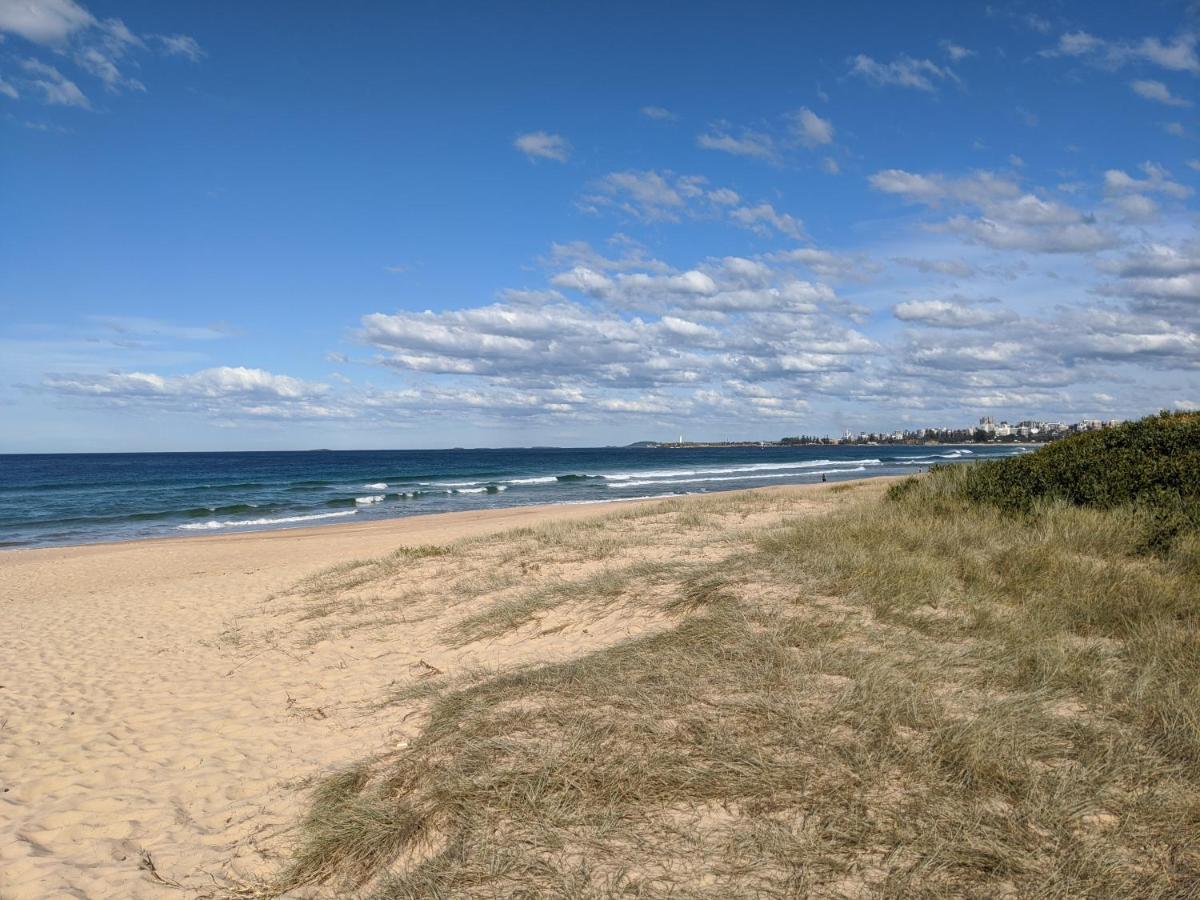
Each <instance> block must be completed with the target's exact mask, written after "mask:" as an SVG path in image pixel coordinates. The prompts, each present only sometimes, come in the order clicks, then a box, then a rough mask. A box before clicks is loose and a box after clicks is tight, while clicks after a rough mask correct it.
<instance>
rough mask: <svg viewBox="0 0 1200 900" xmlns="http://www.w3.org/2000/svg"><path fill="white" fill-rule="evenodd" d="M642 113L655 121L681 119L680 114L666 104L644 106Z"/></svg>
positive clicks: (675, 120)
mask: <svg viewBox="0 0 1200 900" xmlns="http://www.w3.org/2000/svg"><path fill="white" fill-rule="evenodd" d="M642 115H643V116H645V117H646V118H647V119H653V120H654V121H655V122H677V121H678V120H679V116H677V115H675V113H673V112H671V111H670V110H669V109H667V108H666V107H665V106H643V107H642Z"/></svg>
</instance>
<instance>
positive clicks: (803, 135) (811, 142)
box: [792, 106, 833, 147]
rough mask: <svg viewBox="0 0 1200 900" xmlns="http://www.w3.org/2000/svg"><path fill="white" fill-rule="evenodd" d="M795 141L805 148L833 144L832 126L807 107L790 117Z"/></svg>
mask: <svg viewBox="0 0 1200 900" xmlns="http://www.w3.org/2000/svg"><path fill="white" fill-rule="evenodd" d="M792 122H793V127H794V129H795V132H796V136H797V139H798V140H799V141H800V143H801V144H803V145H804V146H805V147H819V146H821V145H823V144H832V143H833V124H832V123H831V122H830V121H829V120H828V119H822V118H821V117H820V116H818V115H817V114H816V113H815V112H813V111H812V110H811V109H809V108H808V107H807V106H805V107H801V109H800V110H799V111H798V112H797V113H795V115H794V116H793V117H792Z"/></svg>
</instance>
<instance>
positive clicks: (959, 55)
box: [942, 41, 975, 62]
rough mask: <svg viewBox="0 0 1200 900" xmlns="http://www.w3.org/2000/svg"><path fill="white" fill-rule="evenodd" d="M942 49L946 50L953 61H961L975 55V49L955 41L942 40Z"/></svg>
mask: <svg viewBox="0 0 1200 900" xmlns="http://www.w3.org/2000/svg"><path fill="white" fill-rule="evenodd" d="M942 49H943V50H945V51H946V55H947V56H949V57H950V59H951V61H953V62H961V61H962V60H964V59H966V58H967V57H969V56H974V55H975V51H974V50H968V49H967V48H966V47H963V46H962V45H961V44H956V43H954V41H942Z"/></svg>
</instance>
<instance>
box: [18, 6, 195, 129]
mask: <svg viewBox="0 0 1200 900" xmlns="http://www.w3.org/2000/svg"><path fill="white" fill-rule="evenodd" d="M4 32H7V33H10V34H16V35H19V36H20V37H22V38H25V39H26V40H29V41H31V42H33V43H35V44H40V45H43V46H46V47H49V48H50V49H51V51H52V52H53V53H54V54H55V56H54V64H51V63H50V62H47V61H46V60H45V59H36V58H27V59H25V60H24V61H23V62H22V67H23V68H24V70H25V72H26V73H27V75H26V77H25V79H24V82H23V83H19V84H17V85H9V87H10V90H2V89H0V92H3V93H5V94H7V95H8V96H9V97H11V98H12V99H18V98H19V96H20V91H19V90H18V88H19V87H29V88H31V89H32V90H33V93H34V94H36V95H38V96H40V97H41V98H42V99H43V100H44V101H45V102H46V103H49V104H51V105H56V106H74V107H77V108H80V109H90V108H91V104H90V102H89V101H88V99H87V97H86V95H85V94H84V91H83V90H82V89H81V88H80V87H79V86H78V85H77V84H76V83H75V81H74V80H73V79H72V78H70V77H68V76H66V75H64V74H63V73H62V72H61V71H59V68H58V63H59V60H60V59H67V60H69V61H71V62H73V63H74V64H75V65H76V66H78V67H79V68H80V69H81V70H83V71H84V72H85V73H87V74H88V75H90V76H92V77H94V78H96V79H98V80H99V81H100V82H101V84H102V85H103V86H104V88H105V89H106V90H107V91H109V92H110V93H118V92H120V91H123V90H134V91H144V90H145V89H146V87H145V85H144V84H143V83H142V82H141V80H140V79H138V78H134V77H132V76H131V75H129V74H127V70H128V65H127V64H126V63H127V57H129V56H131V54H133V53H135V52H137V51H144V50H146V39H150V40H153V41H156V42H158V45H159V46H161V47H162V49H163V51H164V52H165V53H166V54H168V55H179V56H185V57H187V58H189V59H191V60H193V61H196V60H198V59H199V58H200V57H201V56H202V55H203V50H202V49H201V48H200V45H199V44H198V43H196V41H195V39H194V38H191V37H189V36H187V35H183V34H175V35H147V36H146V39H143V38H142V37H139V36H138V35H137V34H135V33H134V32H133V31H132V30H130V28H129V27H128V26H127V25H126V24H125V23H124V22H123V21H121V20H120V19H115V18H108V19H99V18H97V17H95V16H93V15H92V14H91V13H90V12H89V11H88V10H87V9H85V8H84V7H83V6H81V5H79V4H78V3H75V2H74V0H0V40H2V39H3V33H4ZM129 65H136V62H129Z"/></svg>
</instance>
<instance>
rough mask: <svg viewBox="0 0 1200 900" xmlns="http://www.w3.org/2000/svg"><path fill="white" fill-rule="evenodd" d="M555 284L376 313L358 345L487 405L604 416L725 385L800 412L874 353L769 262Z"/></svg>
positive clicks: (675, 405) (680, 401)
mask: <svg viewBox="0 0 1200 900" xmlns="http://www.w3.org/2000/svg"><path fill="white" fill-rule="evenodd" d="M550 282H551V284H552V286H553V287H555V288H557V289H558V290H557V291H551V292H534V293H532V294H530V293H523V294H514V295H509V296H508V297H507V298H506V299H504V300H502V301H501V302H498V303H492V304H489V305H486V306H477V307H467V308H462V309H454V310H444V311H441V312H431V311H427V312H422V313H411V312H399V313H390V314H387V313H375V314H372V315H369V316H366V317H364V318H363V320H362V328H361V331H360V334H359V339H360V340H361V341H363V342H364V343H366V344H368V345H370V346H373V347H375V348H376V349H377V350H378V351H380V353H381V358H380V361H381V363H382V364H383V365H385V366H387V367H389V368H392V369H394V370H397V371H399V372H406V373H418V374H421V375H425V376H430V377H456V378H465V379H471V380H473V381H474V382H477V384H476V386H475V387H474V388H473V389H475V390H478V391H480V392H482V393H484V394H486V393H488V392H490V391H493V390H497V389H500V388H503V389H517V390H531V389H541V388H546V387H547V386H553V387H554V388H556V389H560V390H564V391H565V390H568V389H569V390H570V391H573V392H574V393H573V394H572V395H571V399H564V400H562V401H561V403H560V405H562V406H564V407H565V408H566V409H568V410H572V411H576V412H577V411H580V410H582V409H585V408H591V409H599V410H604V411H607V412H612V413H617V412H636V411H664V410H672V411H673V412H674V413H675V414H678V413H679V412H680V410H683V409H687V408H689V404H690V403H692V402H694V401H695V397H696V396H697V395H698V394H699V393H705V392H707V393H710V394H711V393H721V392H722V385H725V386H727V385H728V384H729V383H731V382H736V383H738V384H739V385H740V387H739V388H738V390H739V391H744V392H751V387H750V386H751V385H774V384H776V383H777V382H779V381H780V380H784V381H786V382H787V384H785V385H780V386H778V387H777V388H767V389H762V390H759V391H758V393H759V401H762V400H765V399H768V398H769V397H772V396H773V397H774V398H775V400H776V401H778V402H779V404H780V407H779V408H782V409H791V410H794V409H795V408H796V406H795V403H793V402H791V400H790V399H788V398H794V397H795V395H796V391H797V389H798V388H799V387H800V385H801V384H802V383H805V382H810V381H811V380H812V379H815V378H817V377H819V376H820V375H821V374H823V373H827V372H832V371H843V370H849V369H850V368H852V367H853V366H854V365H855V360H856V359H858V358H861V357H862V356H864V355H866V354H869V353H872V352H875V351H877V350H878V345H877V344H876V343H875V342H874V341H872V340H871V339H870V338H868V337H866V336H865V335H863V334H861V333H860V332H858V331H857V330H855V329H854V328H853V327H851V326H848V325H847V324H846V323H845V322H844V321H841V319H842V316H841V314H840V310H839V303H838V300H839V298H838V297H837V295H836V293H835V292H834V291H833V290H832V289H831V288H829V287H828V286H826V285H824V284H821V283H816V282H810V281H804V280H802V279H798V278H796V277H795V276H794V275H793V274H791V273H790V272H789V271H788V270H787V268H784V267H778V266H775V265H772V264H771V262H770V261H769V260H766V259H763V258H758V259H751V258H745V257H726V258H723V259H720V260H708V261H705V262H704V263H702V264H700V265H698V266H696V267H694V268H691V269H687V270H684V271H676V272H669V273H652V272H644V271H643V272H639V271H620V272H610V273H603V272H598V271H596V270H593V269H587V268H585V267H582V266H575V267H573V268H571V269H567V270H564V271H561V272H557V273H555V274H553V275H552V276H551V278H550ZM560 292H563V293H560ZM568 294H572V295H576V296H577V299H572V298H571V297H570V296H568ZM643 404H648V405H647V406H643ZM762 408H774V407H773V406H772V404H769V403H763V402H749V401H748V402H746V403H743V404H742V405H741V407H740V415H742V416H747V415H752V414H754V415H757V414H758V411H761V409H762ZM732 413H733V410H731V414H732Z"/></svg>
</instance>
